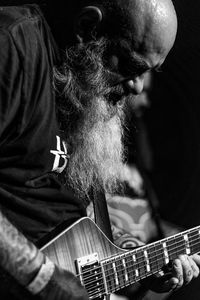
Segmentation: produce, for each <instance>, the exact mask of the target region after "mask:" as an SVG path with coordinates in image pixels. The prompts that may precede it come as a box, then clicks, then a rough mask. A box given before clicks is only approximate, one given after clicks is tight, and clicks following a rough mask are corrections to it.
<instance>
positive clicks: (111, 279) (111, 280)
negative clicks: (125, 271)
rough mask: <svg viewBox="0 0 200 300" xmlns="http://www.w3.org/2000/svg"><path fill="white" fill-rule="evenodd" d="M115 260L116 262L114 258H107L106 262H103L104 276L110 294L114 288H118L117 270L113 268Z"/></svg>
mask: <svg viewBox="0 0 200 300" xmlns="http://www.w3.org/2000/svg"><path fill="white" fill-rule="evenodd" d="M113 262H114V259H112V260H106V261H105V262H103V263H102V269H103V271H104V278H105V282H106V285H107V292H108V294H109V293H111V292H112V291H114V290H117V288H118V287H117V285H116V278H115V271H114V268H113Z"/></svg>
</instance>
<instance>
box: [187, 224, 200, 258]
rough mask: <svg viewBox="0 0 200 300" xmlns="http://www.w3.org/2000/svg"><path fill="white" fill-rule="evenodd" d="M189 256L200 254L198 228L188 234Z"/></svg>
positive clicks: (199, 231)
mask: <svg viewBox="0 0 200 300" xmlns="http://www.w3.org/2000/svg"><path fill="white" fill-rule="evenodd" d="M188 239H189V245H190V250H191V254H194V253H198V252H200V230H199V228H197V229H194V230H191V231H189V232H188Z"/></svg>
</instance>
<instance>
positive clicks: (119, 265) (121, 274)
mask: <svg viewBox="0 0 200 300" xmlns="http://www.w3.org/2000/svg"><path fill="white" fill-rule="evenodd" d="M116 273H117V275H116V276H117V278H118V285H119V287H121V288H122V287H124V286H125V269H124V265H123V256H121V257H119V259H117V260H116Z"/></svg>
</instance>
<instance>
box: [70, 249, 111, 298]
mask: <svg viewBox="0 0 200 300" xmlns="http://www.w3.org/2000/svg"><path fill="white" fill-rule="evenodd" d="M76 267H77V271H78V275H79V279H80V281H81V283H82V285H83V286H84V287H85V289H86V290H87V292H88V295H89V298H90V299H93V298H98V297H102V296H103V295H104V294H105V289H104V280H103V275H102V270H101V265H100V264H99V258H98V254H97V253H93V254H90V255H87V256H83V257H80V258H78V259H77V260H76ZM94 291H95V297H94V296H93V295H94Z"/></svg>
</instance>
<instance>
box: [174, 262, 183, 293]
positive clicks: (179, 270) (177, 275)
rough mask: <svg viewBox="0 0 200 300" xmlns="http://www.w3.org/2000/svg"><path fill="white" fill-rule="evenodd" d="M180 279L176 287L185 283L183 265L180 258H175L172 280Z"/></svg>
mask: <svg viewBox="0 0 200 300" xmlns="http://www.w3.org/2000/svg"><path fill="white" fill-rule="evenodd" d="M175 279H178V283H177V286H176V288H179V287H181V286H182V285H183V267H182V262H181V260H180V259H178V258H177V259H175V260H174V262H173V269H172V280H175Z"/></svg>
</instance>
